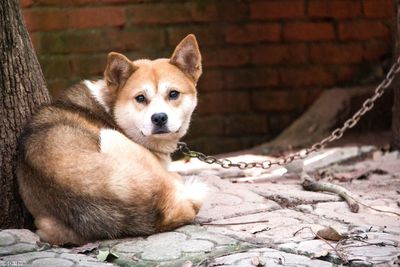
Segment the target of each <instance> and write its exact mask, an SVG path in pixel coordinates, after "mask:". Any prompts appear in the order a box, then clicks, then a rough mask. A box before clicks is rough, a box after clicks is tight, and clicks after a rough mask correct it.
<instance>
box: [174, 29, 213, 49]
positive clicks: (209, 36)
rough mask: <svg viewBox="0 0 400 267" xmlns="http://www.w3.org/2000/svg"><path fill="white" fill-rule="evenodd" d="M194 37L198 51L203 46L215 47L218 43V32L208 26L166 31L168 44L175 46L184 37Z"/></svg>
mask: <svg viewBox="0 0 400 267" xmlns="http://www.w3.org/2000/svg"><path fill="white" fill-rule="evenodd" d="M190 33H193V34H195V35H196V38H197V41H198V43H199V45H200V49H201V47H202V46H205V45H216V44H217V41H218V30H217V29H216V28H210V27H209V26H179V27H171V28H169V29H168V43H169V45H170V46H176V45H177V44H178V43H179V42H180V41H181V40H182V39H183V38H184V37H185V36H186V35H188V34H190Z"/></svg>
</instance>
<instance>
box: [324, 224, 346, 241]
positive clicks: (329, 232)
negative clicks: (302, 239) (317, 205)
mask: <svg viewBox="0 0 400 267" xmlns="http://www.w3.org/2000/svg"><path fill="white" fill-rule="evenodd" d="M317 237H321V238H323V239H325V240H331V241H340V240H342V239H345V238H346V237H345V236H343V235H341V234H339V233H338V231H336V230H335V229H333V228H332V227H326V228H324V229H321V230H319V231H318V232H317Z"/></svg>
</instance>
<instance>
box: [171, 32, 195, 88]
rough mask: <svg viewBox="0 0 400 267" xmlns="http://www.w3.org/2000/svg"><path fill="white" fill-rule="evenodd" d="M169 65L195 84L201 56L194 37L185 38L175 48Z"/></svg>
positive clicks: (191, 35) (190, 35)
mask: <svg viewBox="0 0 400 267" xmlns="http://www.w3.org/2000/svg"><path fill="white" fill-rule="evenodd" d="M170 63H171V64H173V65H175V66H177V67H178V68H179V69H180V70H181V71H183V73H185V74H186V75H187V76H188V77H189V78H190V79H192V80H193V81H194V82H195V83H197V81H198V79H199V77H200V75H201V73H202V69H201V54H200V50H199V45H198V44H197V41H196V37H195V36H194V35H193V34H189V35H188V36H186V37H185V38H184V39H183V40H182V41H181V42H180V43H179V44H178V46H177V47H176V48H175V51H174V53H173V54H172V57H171V59H170Z"/></svg>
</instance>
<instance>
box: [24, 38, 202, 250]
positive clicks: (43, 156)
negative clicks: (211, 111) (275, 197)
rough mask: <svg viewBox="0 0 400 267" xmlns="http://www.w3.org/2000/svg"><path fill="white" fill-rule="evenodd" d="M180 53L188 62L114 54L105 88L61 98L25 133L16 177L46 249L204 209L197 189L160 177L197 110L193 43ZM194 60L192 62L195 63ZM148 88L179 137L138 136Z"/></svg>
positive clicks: (150, 228)
mask: <svg viewBox="0 0 400 267" xmlns="http://www.w3.org/2000/svg"><path fill="white" fill-rule="evenodd" d="M180 47H182V49H183V48H184V49H185V51H180ZM188 47H189V48H188ZM193 49H194V50H193ZM176 54H178V55H179V56H180V57H185V54H188V57H189V58H190V60H191V61H190V62H186V63H185V64H182V61H179V63H176V62H175V61H174V58H172V59H158V60H154V61H150V60H137V61H134V62H132V61H129V60H128V59H127V58H126V57H125V56H123V55H120V54H117V53H110V55H109V57H108V63H107V67H106V71H105V75H104V77H105V78H104V82H99V83H91V82H85V83H81V84H78V85H76V86H74V87H73V88H70V89H68V90H66V92H65V94H64V96H62V97H61V98H60V99H59V100H58V101H57V102H54V103H53V104H51V105H48V106H44V107H42V108H41V109H40V110H39V111H38V112H37V113H36V114H35V116H34V117H33V118H32V120H31V122H30V123H29V124H28V125H27V127H26V129H25V131H24V133H23V134H22V136H21V138H20V146H19V161H18V168H17V176H18V182H19V188H20V193H21V196H22V198H23V200H24V202H25V204H26V206H27V208H28V209H29V211H30V212H31V213H32V215H33V216H34V218H35V224H36V226H37V228H38V231H37V232H38V234H39V236H40V237H41V239H42V240H43V241H47V242H50V243H52V244H59V245H60V244H65V243H73V244H83V243H85V242H88V241H93V240H98V239H106V238H117V237H124V236H135V235H149V234H153V233H156V232H160V231H167V230H171V229H173V228H175V227H178V226H180V225H183V224H186V223H190V222H191V221H192V220H193V219H194V217H195V216H196V214H197V212H198V211H199V209H200V206H201V200H200V201H199V197H198V196H193V197H192V196H191V194H190V193H188V192H189V191H187V190H192V189H193V186H195V189H199V190H200V191H201V190H202V187H201V186H199V187H196V186H197V185H196V184H190V185H189V184H185V181H184V180H183V178H182V177H180V176H179V175H178V174H176V173H171V172H169V171H167V169H166V165H167V164H168V161H169V154H170V153H171V152H172V151H173V150H174V149H175V148H176V143H177V141H178V140H179V138H181V137H182V136H183V135H184V134H185V133H186V130H187V127H188V126H189V121H190V116H191V113H192V111H193V109H194V107H195V106H196V102H197V100H196V88H195V84H196V82H197V79H198V77H199V76H200V74H201V63H200V60H201V57H200V53H199V51H198V46H197V43H196V40H195V38H194V36H193V35H190V36H188V37H186V38H185V39H184V40H183V41H182V43H181V44H180V45H178V47H177V49H176V50H175V52H174V55H176ZM194 55H196V56H197V55H198V57H195V60H194V61H193V56H194ZM179 60H180V59H179ZM188 64H189V65H188ZM190 64H194V65H193V66H190ZM199 66H200V67H199ZM193 70H194V71H195V72H193ZM199 70H200V72H199ZM147 86H149V87H152V88H151V90H150V91H151V93H152V94H153V96H154V98H157V99H158V100H154V101H159V102H154V103H160V104H162V105H165V107H166V108H167V109H168V112H171V113H172V114H173V115H175V113H174V112H177V113H179V114H178V115H177V117H176V118H175V124H176V123H180V125H178V126H179V129H178V130H176V131H173V132H172V131H171V132H170V133H166V134H162V135H159V134H158V135H153V134H148V135H143V133H140V131H139V130H138V129H139V128H140V127H141V126H140V125H139V126H138V125H136V124H138V121H139V119H141V120H144V121H145V120H146V119H147V117H148V116H147V115H148V114H147V113H149V112H150V111H151V110H152V109H151V108H150V106H151V105H150V104H149V105H148V106H145V105H141V104H140V103H137V102H135V101H134V99H135V96H136V95H137V94H138V93H140V92H141V91H143V90H147V89H146V88H147ZM169 86H171V87H173V88H172V89H174V90H175V89H176V90H179V92H180V93H181V96H180V98H179V99H177V100H176V101H175V100H174V101H172V100H168V97H167V93H168V92H169V91H170V90H172V89H171V88H169ZM150 91H147V93H148V92H150ZM162 94H164V95H162ZM153 96H152V97H153ZM149 97H150V96H149ZM151 101H153V100H151ZM152 108H153V109H154V110H156V109H157V106H154V105H153V107H152ZM149 110H150V111H149ZM145 112H147V113H146V114H147V115H146V116H147V117H146V116H144V115H143V116H142V117H139V118H136V120H135V121H132V118H131V116H130V115H131V114H133V115H134V116H137V114H145ZM135 123H136V124H135ZM139 124H140V123H139ZM175 124H173V125H172V126H171V127H175V126H176V125H175ZM178 126H177V127H178ZM171 129H172V128H171ZM185 190H186V191H185ZM200 195H201V194H200Z"/></svg>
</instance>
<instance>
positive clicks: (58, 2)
mask: <svg viewBox="0 0 400 267" xmlns="http://www.w3.org/2000/svg"><path fill="white" fill-rule="evenodd" d="M34 2H35V6H64V7H72V6H85V5H91V6H94V5H100V4H110V5H114V4H135V3H143V0H34Z"/></svg>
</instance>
